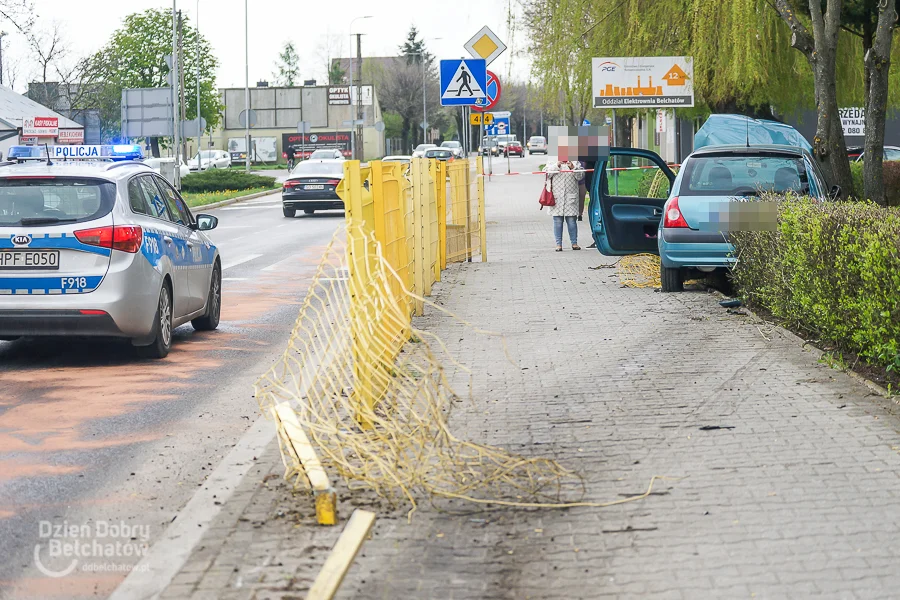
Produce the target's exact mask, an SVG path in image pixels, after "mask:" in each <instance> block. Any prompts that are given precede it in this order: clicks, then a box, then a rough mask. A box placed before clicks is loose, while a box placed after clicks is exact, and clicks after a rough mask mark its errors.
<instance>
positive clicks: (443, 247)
mask: <svg viewBox="0 0 900 600" xmlns="http://www.w3.org/2000/svg"><path fill="white" fill-rule="evenodd" d="M439 164H440V173H439V174H438V181H437V189H438V191H439V195H438V252H439V253H440V257H441V258H440V270H441V271H443V270H444V269H446V268H447V163H445V162H443V161H441V162H440V163H439ZM440 280H441V279H440V272H438V281H440Z"/></svg>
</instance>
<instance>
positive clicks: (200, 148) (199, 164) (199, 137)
mask: <svg viewBox="0 0 900 600" xmlns="http://www.w3.org/2000/svg"><path fill="white" fill-rule="evenodd" d="M196 27H197V35H196V40H197V42H196V43H197V172H198V173H199V172H200V171H202V170H203V158H202V154H201V153H202V152H203V143H202V140H203V131H201V129H200V0H197V25H196Z"/></svg>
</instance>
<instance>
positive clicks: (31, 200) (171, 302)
mask: <svg viewBox="0 0 900 600" xmlns="http://www.w3.org/2000/svg"><path fill="white" fill-rule="evenodd" d="M57 148H59V147H57ZM88 148H89V149H88V150H74V149H72V147H66V150H64V151H59V150H56V149H55V148H51V152H50V154H51V158H49V159H48V158H46V157H45V158H41V159H38V160H29V161H23V162H20V163H18V164H16V163H10V162H7V163H0V339H3V340H11V339H16V338H18V337H22V336H112V337H119V338H126V339H130V340H131V342H132V344H134V345H135V346H137V348H138V351H139V353H140V354H141V355H143V356H147V357H152V358H162V357H164V356H166V355H167V354H168V353H169V350H170V348H171V346H172V330H173V329H174V328H175V327H178V326H179V325H182V324H184V323H187V322H188V321H190V322H191V324H192V325H193V326H194V329H197V330H213V329H215V328H216V327H218V324H219V314H220V310H221V306H222V303H221V299H222V298H221V293H222V285H221V281H222V266H221V260H220V257H219V251H218V249H217V248H216V246H215V245H214V244H213V243H212V242H211V241H210V239H209V238H208V237H207V236H206V234H205V233H204V232H206V231H208V230H211V229H214V228H215V227H216V225H217V223H218V220H217V219H216V217H213V216H210V215H202V214H198V215H196V216H195V215H193V214H191V211H190V209H189V208H188V207H187V205H186V204H185V203H184V201H183V200H182V198H181V196H180V195H179V194H178V192H177V191H176V190H175V188H173V187H172V186H171V185H169V183H168V182H167V181H166V180H165V179H163V178H162V177H161V176H159V175H158V174H157V173H155V172H154V171H153V170H152V169H150V168H149V167H147V166H146V165H144V164H142V163H140V162H137V161H133V160H124V161H118V162H115V161H113V160H96V158H97V157H98V156H102V155H103V152H104V150H101V149H100V148H105V147H93V148H90V147H88ZM64 152H68V153H69V154H68V155H64V154H63V153H64ZM113 152H114V151H113V150H109V151H106V156H111V154H112V153H113ZM85 154H87V155H89V156H88V158H90V159H91V160H87V161H84V160H72V159H73V158H75V157H77V156H79V155H82V156H83V155H85ZM60 157H62V158H60Z"/></svg>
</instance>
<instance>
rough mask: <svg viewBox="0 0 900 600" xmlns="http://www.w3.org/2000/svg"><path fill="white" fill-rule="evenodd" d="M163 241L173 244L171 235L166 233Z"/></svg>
mask: <svg viewBox="0 0 900 600" xmlns="http://www.w3.org/2000/svg"><path fill="white" fill-rule="evenodd" d="M163 241H164V242H165V243H167V244H171V243H172V238H170V237H169V236H167V235H166V236H163Z"/></svg>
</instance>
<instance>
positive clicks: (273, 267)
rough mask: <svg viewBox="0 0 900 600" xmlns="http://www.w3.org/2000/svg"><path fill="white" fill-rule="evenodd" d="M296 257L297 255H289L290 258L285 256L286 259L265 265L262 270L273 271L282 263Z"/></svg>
mask: <svg viewBox="0 0 900 600" xmlns="http://www.w3.org/2000/svg"><path fill="white" fill-rule="evenodd" d="M295 259H296V257H294V256H289V257H288V258H285V259H284V260H279V261H278V262H277V263H273V264H271V265H269V266H268V267H263V269H262V270H263V271H273V270H275V269H277V268H278V267H280V266H281V265H283V264H285V263H288V262H291V261H292V260H295Z"/></svg>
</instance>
